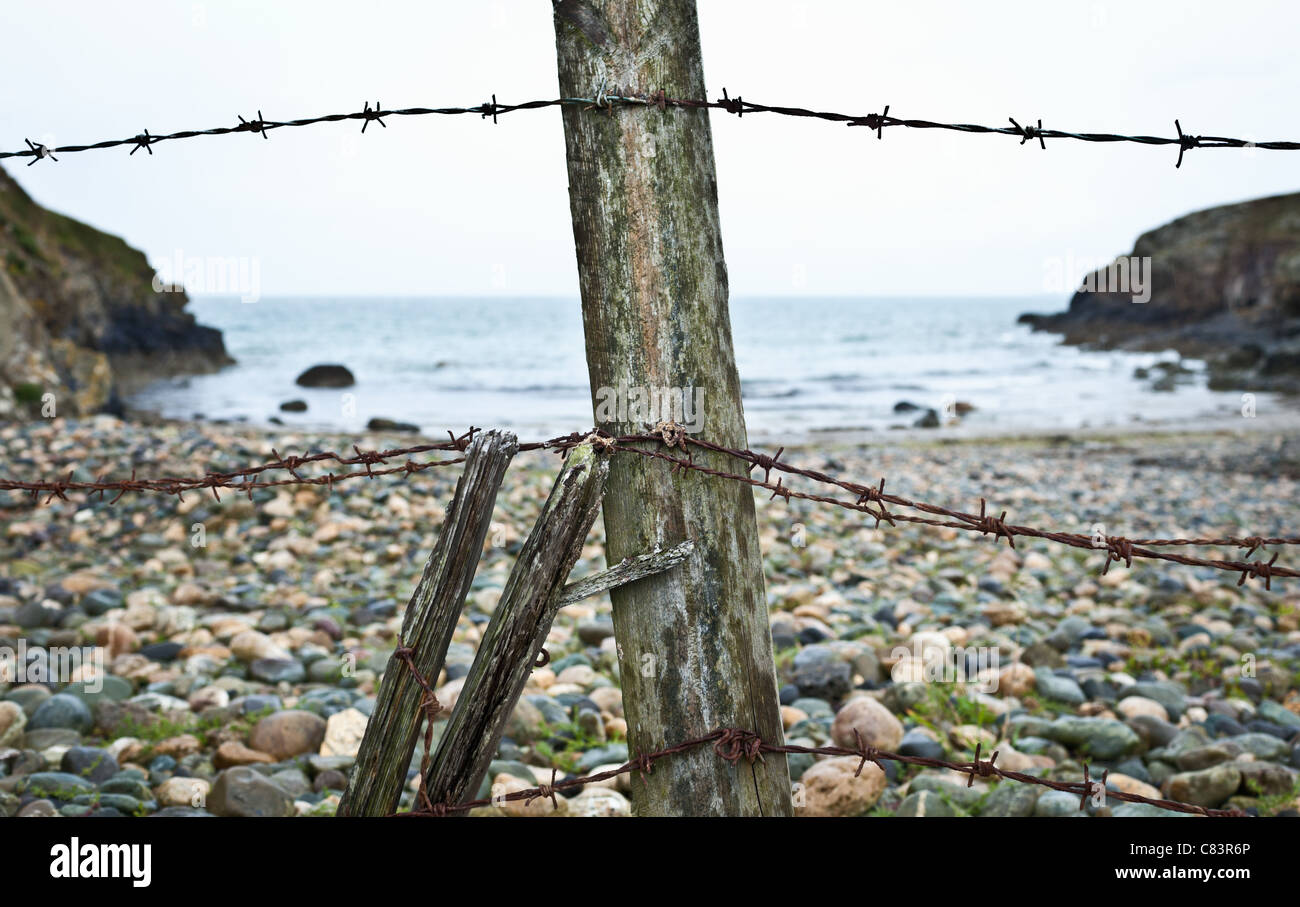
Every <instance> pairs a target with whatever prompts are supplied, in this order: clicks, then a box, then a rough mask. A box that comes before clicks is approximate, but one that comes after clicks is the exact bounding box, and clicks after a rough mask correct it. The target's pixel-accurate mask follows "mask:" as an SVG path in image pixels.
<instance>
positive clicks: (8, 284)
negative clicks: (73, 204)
mask: <svg viewBox="0 0 1300 907" xmlns="http://www.w3.org/2000/svg"><path fill="white" fill-rule="evenodd" d="M153 279H154V270H153V268H151V267H150V266H149V262H148V260H147V259H146V258H145V256H144V254H143V253H141V252H139V251H138V250H136V249H133V248H131V247H130V246H128V245H127V244H126V243H125V242H123V241H122V240H121V239H120V238H118V237H116V236H111V235H109V234H107V233H102V232H100V231H99V230H96V229H95V228H94V227H90V226H88V225H86V224H83V223H81V222H79V221H76V220H73V219H72V218H70V217H65V216H63V215H61V214H56V213H55V212H53V211H48V210H46V209H45V208H42V207H41V206H40V205H38V204H37V203H36V202H35V201H33V200H32V198H31V197H30V196H29V195H28V194H27V193H26V192H24V191H23V189H22V187H20V186H19V185H18V184H17V183H16V182H15V181H14V180H13V178H12V177H10V176H9V175H8V174H7V173H6V172H5V171H3V170H0V418H6V417H8V416H10V415H14V414H17V413H20V412H22V411H23V410H24V409H31V408H33V407H37V408H39V401H40V399H41V397H42V396H43V395H44V394H46V393H53V394H54V395H55V398H56V400H57V412H58V414H59V415H81V414H85V413H91V412H98V411H102V410H105V409H108V410H110V411H111V410H115V409H120V406H121V403H120V401H121V398H122V397H123V396H125V395H126V394H128V393H130V392H132V391H133V390H136V389H138V388H139V387H140V386H142V385H143V384H145V383H147V382H149V381H151V380H153V379H155V378H159V377H165V376H167V375H176V374H189V373H197V372H205V371H212V370H214V369H217V368H220V367H221V366H223V365H227V364H229V363H230V362H231V361H232V360H231V358H230V357H229V356H228V355H227V354H226V349H225V345H224V344H223V342H222V339H221V332H220V331H217V330H215V329H213V328H209V327H204V326H203V325H200V324H197V323H196V322H195V320H194V316H193V315H191V314H189V313H188V312H186V311H185V306H186V304H187V303H188V301H189V300H188V298H187V297H186V295H185V294H184V292H168V293H159V292H156V291H155V290H154V287H153Z"/></svg>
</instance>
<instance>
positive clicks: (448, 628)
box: [336, 431, 519, 816]
mask: <svg viewBox="0 0 1300 907" xmlns="http://www.w3.org/2000/svg"><path fill="white" fill-rule="evenodd" d="M518 449H519V442H518V440H517V439H516V438H515V436H514V435H513V434H511V433H510V432H496V431H489V432H484V433H483V434H480V435H478V436H477V437H475V438H474V440H473V441H471V442H470V445H469V449H468V452H467V453H466V456H465V470H464V472H463V473H462V474H461V477H460V479H459V480H458V481H457V482H456V494H455V497H454V498H453V499H452V503H451V506H450V507H449V508H448V511H447V517H446V520H445V521H444V522H443V525H442V530H441V531H440V532H439V533H438V541H437V542H436V543H435V544H434V547H433V551H432V552H431V553H430V554H429V560H428V563H426V564H425V567H424V575H423V576H421V577H420V583H419V585H417V586H416V588H415V592H414V593H413V594H412V595H411V601H410V603H409V604H408V605H407V606H406V616H405V618H404V619H403V621H402V638H401V640H400V641H399V643H398V645H399V648H400V647H401V646H407V647H409V648H411V649H413V650H414V651H413V652H412V653H411V659H412V662H413V664H414V666H415V669H416V670H418V671H419V672H420V676H421V677H424V678H427V680H428V682H429V683H430V684H436V683H437V682H438V673H439V672H440V671H441V670H442V663H443V659H445V658H446V657H447V646H448V645H450V644H451V637H452V634H453V633H454V632H455V629H456V621H457V620H459V618H460V612H461V609H462V607H463V606H464V604H465V596H466V595H467V594H468V593H469V587H470V583H471V582H472V581H473V579H474V573H475V571H476V570H477V569H478V562H479V557H480V556H481V555H482V553H483V540H484V539H485V538H486V537H487V531H488V527H489V525H490V523H491V521H492V507H493V505H494V504H495V503H496V497H497V490H498V489H499V488H500V487H501V480H502V478H503V477H504V476H505V472H506V467H508V466H509V465H510V461H511V459H513V458H514V455H515V453H516V451H518ZM423 697H424V691H423V690H422V689H421V687H420V684H419V682H418V681H417V680H416V678H415V677H414V676H413V675H412V674H411V667H410V666H409V665H408V664H407V663H406V662H405V660H403V659H402V658H401V657H399V656H398V654H396V653H394V654H393V656H392V657H390V658H389V659H388V667H387V668H386V669H385V671H384V677H383V680H382V681H381V682H380V685H379V695H378V696H377V697H376V701H375V708H374V712H373V713H372V714H371V716H370V721H369V723H368V724H367V725H366V733H365V736H364V737H363V738H362V740H361V749H360V751H359V752H358V754H357V762H356V765H355V766H354V767H353V769H352V777H351V780H350V781H349V782H348V788H347V790H346V791H345V792H344V794H343V798H342V800H341V801H340V802H339V808H338V811H337V813H336V815H339V816H386V815H390V814H391V813H393V812H394V811H395V810H396V809H397V804H398V801H399V799H400V798H401V795H402V787H403V786H404V785H405V784H406V773H407V771H408V770H409V768H410V765H411V756H412V754H413V753H414V752H415V741H416V734H417V732H418V731H419V728H420V713H421V712H420V703H421V701H422V700H423Z"/></svg>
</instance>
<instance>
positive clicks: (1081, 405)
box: [132, 298, 1241, 437]
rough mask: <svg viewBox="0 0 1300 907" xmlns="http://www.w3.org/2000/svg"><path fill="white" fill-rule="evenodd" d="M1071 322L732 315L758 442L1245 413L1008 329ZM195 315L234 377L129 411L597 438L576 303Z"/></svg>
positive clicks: (209, 303)
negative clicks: (928, 410) (343, 378)
mask: <svg viewBox="0 0 1300 907" xmlns="http://www.w3.org/2000/svg"><path fill="white" fill-rule="evenodd" d="M1063 305H1064V303H1063V301H1061V300H1059V299H1056V300H1050V299H1049V300H1033V299H1029V300H1027V299H1024V298H1019V299H1007V300H999V299H979V298H969V299H934V298H925V299H878V298H877V299H847V298H835V299H811V298H809V299H779V300H778V299H745V298H741V299H736V300H733V301H732V305H731V320H732V330H733V332H734V336H735V341H736V356H737V359H738V362H739V367H740V374H741V376H742V379H743V389H744V398H745V399H744V404H745V413H746V418H747V421H748V424H749V428H750V434H751V437H762V436H764V435H778V436H781V437H794V436H799V435H804V434H806V433H808V432H811V431H817V430H825V429H860V428H870V429H875V430H881V429H887V428H889V427H890V426H892V425H899V424H905V423H908V424H910V422H911V421H912V420H913V419H915V416H914V415H913V416H897V415H895V414H894V412H893V407H894V404H895V403H897V402H899V401H901V400H908V401H911V402H914V403H916V404H919V405H922V406H933V407H940V406H942V404H943V401H944V399H945V397H947V396H951V397H955V398H956V399H958V400H962V401H967V402H970V403H972V404H974V406H975V407H976V409H975V411H974V412H973V413H971V414H970V415H968V416H967V417H966V418H965V420H964V430H965V431H968V432H969V431H973V432H981V431H1002V430H1007V429H1035V430H1036V429H1054V428H1059V429H1063V430H1064V429H1070V428H1076V427H1080V426H1085V425H1091V426H1105V425H1124V424H1129V423H1132V422H1133V421H1135V420H1137V419H1141V420H1144V421H1147V422H1153V423H1167V422H1178V421H1184V420H1190V419H1197V418H1200V417H1204V416H1212V415H1223V414H1226V413H1230V412H1236V411H1237V410H1238V409H1239V407H1240V405H1241V397H1240V394H1239V393H1215V392H1211V391H1209V390H1206V389H1205V387H1204V381H1203V380H1197V381H1196V382H1194V383H1193V385H1191V386H1188V387H1182V388H1180V389H1179V390H1177V391H1176V392H1174V393H1157V392H1154V391H1152V390H1150V389H1149V386H1148V384H1147V383H1144V382H1140V381H1137V380H1135V379H1134V378H1133V370H1134V368H1135V367H1137V366H1139V365H1150V364H1151V363H1153V362H1155V361H1157V360H1158V359H1160V358H1171V357H1170V356H1164V357H1162V356H1160V355H1158V354H1130V353H1095V352H1081V351H1079V350H1077V349H1073V348H1069V347H1063V346H1059V345H1058V344H1057V340H1056V338H1055V337H1053V336H1051V335H1045V334H1033V333H1031V332H1030V331H1029V329H1028V328H1026V327H1023V326H1021V325H1017V324H1016V323H1015V319H1016V316H1017V315H1018V314H1020V313H1021V312H1023V311H1052V310H1054V309H1060V308H1061V307H1063ZM191 307H192V310H193V311H194V313H195V314H196V315H197V316H198V318H199V320H200V321H201V322H203V323H204V324H209V325H212V326H215V327H218V328H220V329H221V330H222V331H223V332H224V333H225V339H226V346H227V348H228V349H229V351H230V353H231V354H232V355H233V356H234V357H235V358H236V359H237V360H238V364H237V365H235V366H232V367H231V368H228V369H226V370H224V371H222V372H219V373H217V374H214V375H206V376H201V377H193V378H185V379H174V380H168V381H163V382H159V383H157V384H155V385H153V386H152V387H150V388H147V389H146V390H145V391H144V392H142V393H141V394H139V395H137V396H136V397H135V398H134V400H133V401H132V402H133V403H134V404H135V405H136V406H139V407H142V408H148V409H153V410H156V411H158V412H160V413H162V414H163V415H166V416H170V417H175V418H190V417H192V416H194V415H196V414H202V415H203V416H204V417H206V418H225V419H245V420H247V421H249V422H252V423H255V424H262V423H265V422H266V421H267V419H268V418H270V417H271V416H278V417H279V418H281V419H283V420H284V422H285V423H286V424H288V425H301V426H304V427H308V426H310V427H328V428H332V429H340V430H345V431H351V430H358V429H361V428H362V427H364V425H365V423H366V422H367V420H369V419H370V418H371V417H373V416H383V417H387V418H392V419H398V420H401V421H407V422H414V423H416V424H419V425H420V426H422V427H423V428H425V429H426V430H436V429H441V428H447V427H455V428H460V427H464V426H467V425H469V424H471V423H472V424H474V425H479V426H488V427H509V428H512V429H513V430H515V431H516V432H518V433H519V434H520V436H521V437H525V436H527V437H536V436H541V435H546V436H550V435H552V434H555V433H559V432H567V431H572V430H574V429H576V428H582V427H589V426H590V425H591V424H592V410H591V403H590V396H589V392H588V389H587V367H586V360H585V357H584V351H583V336H582V322H581V315H580V309H579V305H578V302H577V300H576V299H451V298H439V299H358V298H350V299H329V298H316V299H294V298H278V299H274V298H273V299H263V300H261V301H259V302H256V303H252V304H243V303H241V302H239V301H238V300H226V299H201V300H198V301H196V302H194V303H192V304H191ZM326 362H339V363H343V364H345V365H347V366H348V367H349V368H350V369H351V370H352V372H353V373H354V374H355V375H356V377H357V384H356V386H355V387H353V388H349V389H348V390H347V391H340V390H323V389H316V390H313V389H307V388H300V387H297V386H296V385H295V384H294V378H295V377H297V375H298V374H299V373H300V372H302V371H303V370H304V369H306V368H307V367H309V366H311V365H314V364H316V363H326ZM347 393H350V394H352V395H353V397H352V398H351V400H350V403H351V405H352V407H353V409H352V411H346V410H345V406H344V403H345V397H344V395H345V394H347ZM294 398H300V399H303V400H306V401H307V404H308V410H307V412H306V413H302V414H292V413H281V412H279V409H278V408H279V404H280V403H281V402H283V401H285V400H290V399H294ZM706 405H707V402H706Z"/></svg>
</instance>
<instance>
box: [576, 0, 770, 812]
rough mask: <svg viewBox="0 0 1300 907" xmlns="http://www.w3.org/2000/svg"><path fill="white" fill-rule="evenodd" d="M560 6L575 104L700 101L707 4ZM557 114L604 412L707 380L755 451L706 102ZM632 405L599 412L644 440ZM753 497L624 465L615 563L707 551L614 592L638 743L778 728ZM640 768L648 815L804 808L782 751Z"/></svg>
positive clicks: (633, 743) (620, 463) (647, 1)
mask: <svg viewBox="0 0 1300 907" xmlns="http://www.w3.org/2000/svg"><path fill="white" fill-rule="evenodd" d="M554 10H555V35H556V55H557V58H558V63H559V76H560V93H561V95H562V96H564V97H593V96H594V95H595V94H596V92H597V91H598V89H599V87H600V86H604V87H605V90H606V91H607V92H608V93H616V92H618V91H620V90H622V91H623V92H625V93H628V94H633V93H635V94H648V93H650V92H652V91H658V90H659V89H663V90H665V91H666V92H667V93H668V95H669V96H672V97H679V98H704V97H705V88H704V72H703V65H702V62H701V57H700V38H699V27H698V24H697V22H696V15H695V2H694V0H555V2H554ZM563 117H564V134H565V145H566V151H567V158H568V172H569V200H570V208H571V211H572V217H573V235H574V240H575V245H576V247H577V255H578V277H579V283H580V286H581V290H582V313H583V322H584V325H585V331H586V341H587V368H588V371H589V373H590V380H591V390H592V398H593V405H595V404H596V403H597V402H598V399H599V397H600V395H601V394H602V390H601V389H602V388H605V389H613V388H619V387H620V386H625V387H627V388H639V389H642V392H644V393H652V392H660V393H662V392H663V391H664V390H665V389H667V388H687V389H693V388H699V389H702V391H703V397H702V400H701V401H700V402H701V410H702V411H701V412H699V413H697V414H696V415H697V417H698V418H699V422H700V430H702V432H703V434H704V435H705V436H706V437H708V438H709V439H710V440H713V441H716V442H718V443H720V444H723V445H727V446H732V447H744V446H746V436H745V420H744V414H743V412H742V409H741V401H740V379H739V376H738V375H737V372H736V363H735V355H734V352H733V349H732V341H731V323H730V316H729V314H728V311H727V271H726V265H725V263H724V261H723V256H722V236H721V227H720V224H719V220H718V202H717V185H716V176H715V173H714V164H713V139H712V134H711V132H710V127H709V118H708V112H707V111H705V110H692V109H681V108H669V109H667V110H662V111H661V110H658V109H655V108H654V107H624V108H615V109H613V110H612V111H605V110H596V109H587V110H584V109H582V108H581V107H576V106H567V107H565V108H564V112H563ZM605 393H606V394H608V391H606V392H605ZM606 399H608V398H607V397H606ZM634 410H635V408H631V409H629V410H628V411H626V412H619V413H617V417H616V418H615V419H613V420H602V419H601V418H600V413H599V411H598V414H597V420H598V422H600V427H602V428H604V429H607V430H609V431H613V432H615V433H618V434H627V433H634V432H643V431H645V428H646V426H645V424H644V423H643V422H639V421H637V416H638V413H636V412H635V411H634ZM694 456H695V458H696V460H697V461H702V462H707V464H708V465H710V466H714V467H717V468H728V469H732V468H734V465H735V464H734V463H725V462H724V459H723V457H722V456H720V455H713V454H708V455H706V454H705V453H704V452H702V451H694ZM752 494H753V493H752V491H751V490H750V489H749V488H747V487H744V486H742V485H740V484H738V483H732V482H723V481H717V480H713V479H710V478H708V477H706V476H703V475H701V474H699V473H695V472H682V473H678V474H676V475H674V474H673V473H672V472H671V471H670V469H669V466H668V464H665V463H663V462H655V461H654V460H651V459H649V458H645V457H635V456H623V457H615V458H614V462H613V464H612V465H611V471H610V479H609V485H608V488H607V490H606V494H605V502H604V518H605V533H606V539H607V557H608V559H609V562H610V563H615V562H617V561H618V560H620V559H621V558H623V557H625V556H627V555H633V554H637V553H640V552H642V551H646V550H648V549H650V548H653V547H654V546H655V545H662V546H665V547H666V546H668V545H670V544H672V543H674V542H678V541H680V540H682V539H683V538H686V537H690V538H693V539H694V540H695V545H696V556H695V557H693V558H691V560H690V561H689V562H688V564H686V565H685V566H683V568H682V569H680V570H674V571H672V572H671V573H667V574H663V575H661V576H657V577H653V578H651V579H648V580H645V581H644V582H640V583H637V584H636V585H635V586H631V587H625V588H622V589H616V590H614V592H613V593H612V598H613V602H614V632H615V637H616V639H617V641H618V644H619V647H620V650H621V651H620V656H619V659H620V673H621V681H622V687H623V702H624V709H625V711H626V714H627V719H628V726H629V731H628V737H629V748H630V750H631V752H632V753H633V754H636V753H638V752H648V751H651V750H655V749H659V748H660V747H662V746H665V745H670V744H673V743H677V742H679V741H681V740H684V739H686V738H689V737H694V736H697V735H701V734H704V733H707V732H709V731H711V730H713V729H715V728H717V727H719V726H736V727H743V728H747V729H750V730H754V731H757V732H758V733H759V734H761V735H762V736H763V738H764V739H765V740H768V741H772V742H776V741H779V740H781V739H782V734H781V721H780V712H779V704H778V699H777V683H776V671H775V666H774V663H773V657H772V640H771V632H770V630H769V628H768V620H767V602H766V597H765V594H764V587H763V565H762V558H761V555H760V552H759V545H758V528H757V524H756V521H755V516H754V501H753V497H752ZM647 780H648V786H647V787H645V788H643V786H642V785H641V784H639V783H638V784H637V785H635V786H634V790H635V791H636V794H635V796H636V797H637V808H638V812H639V813H640V814H641V815H788V814H789V813H790V812H791V804H790V780H789V773H788V771H787V768H786V763H785V759H784V758H783V757H780V756H768V757H767V759H766V762H762V763H760V762H755V763H753V764H752V765H751V764H746V763H741V764H739V765H737V766H734V767H733V766H731V765H729V764H727V763H726V762H724V761H722V760H720V759H718V758H717V757H716V756H715V754H714V753H713V752H712V751H710V750H709V749H708V748H702V749H699V750H696V751H693V752H691V753H688V754H685V755H680V756H674V757H673V758H672V759H664V760H661V761H659V762H658V763H656V764H655V767H654V771H653V773H652V774H651V775H650V776H649V777H648V779H647Z"/></svg>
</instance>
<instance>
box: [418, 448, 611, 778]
mask: <svg viewBox="0 0 1300 907" xmlns="http://www.w3.org/2000/svg"><path fill="white" fill-rule="evenodd" d="M608 472H609V463H608V461H607V460H606V458H605V457H604V456H602V455H600V454H598V453H597V452H596V451H595V449H594V448H593V447H592V446H591V445H590V444H580V445H578V446H577V447H575V448H573V449H572V450H571V451H569V455H568V457H567V458H566V459H565V462H564V469H562V470H561V471H560V474H559V476H557V477H556V479H555V485H554V486H553V487H552V488H551V495H550V497H549V498H547V500H546V504H545V506H544V507H543V508H542V512H541V514H540V515H539V516H538V517H537V522H536V523H535V524H534V525H533V530H532V532H530V533H529V534H528V538H527V540H526V541H525V542H524V546H523V548H521V549H520V551H519V557H518V559H517V560H516V561H515V566H514V569H513V570H511V571H510V578H509V579H507V580H506V586H505V588H504V589H503V590H501V600H500V601H499V602H497V606H496V610H495V611H493V613H492V620H491V622H490V623H489V624H488V628H487V632H486V633H484V634H483V639H482V641H481V642H480V643H479V647H478V655H477V656H476V657H475V658H474V664H473V666H472V667H471V668H470V670H469V674H468V676H466V678H465V685H464V686H463V687H461V691H460V695H459V696H457V697H456V708H455V710H454V711H453V712H452V714H451V718H450V719H449V723H448V725H447V729H446V730H445V731H444V732H443V735H442V740H441V741H440V742H439V744H438V749H437V751H436V752H435V754H434V757H433V764H432V766H431V767H430V769H429V774H428V775H427V777H426V779H425V791H426V792H427V793H428V795H429V800H430V801H431V802H432V803H448V804H454V803H460V802H463V801H465V800H471V799H473V798H474V797H475V796H476V792H477V791H478V787H479V784H480V782H481V781H482V778H483V775H484V773H485V772H486V771H487V769H488V763H490V762H491V761H492V758H493V756H495V755H496V752H497V747H498V746H499V745H500V743H501V735H502V732H503V731H504V730H505V727H506V723H507V721H508V720H509V718H510V713H511V712H513V711H514V708H515V703H517V702H518V701H519V695H520V693H522V692H523V689H524V686H525V684H527V682H528V675H529V674H530V673H531V672H532V670H533V665H534V663H535V662H536V660H537V656H538V654H539V653H540V652H541V650H542V646H543V644H544V643H545V642H546V635H547V634H548V633H549V632H550V631H551V624H552V622H554V620H555V614H556V612H557V611H559V610H560V599H561V597H562V595H563V592H564V581H565V580H566V579H567V578H568V576H569V571H570V570H572V569H573V565H574V563H575V562H576V561H577V560H578V555H579V554H581V553H582V546H583V543H584V542H586V540H587V533H588V532H590V531H591V524H592V523H594V522H595V521H596V514H597V513H598V512H599V511H600V496H601V494H602V492H603V491H604V489H605V476H606V475H607V474H608Z"/></svg>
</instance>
